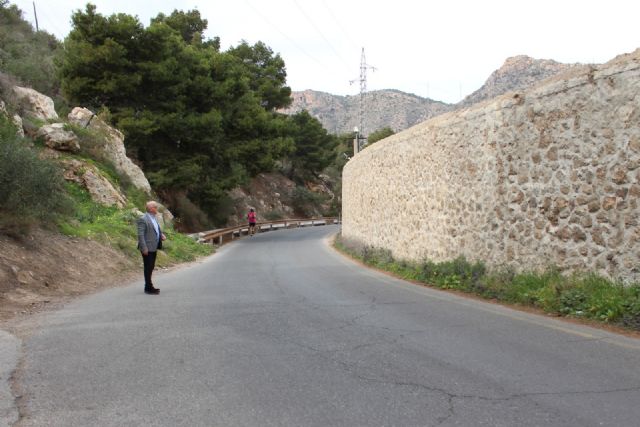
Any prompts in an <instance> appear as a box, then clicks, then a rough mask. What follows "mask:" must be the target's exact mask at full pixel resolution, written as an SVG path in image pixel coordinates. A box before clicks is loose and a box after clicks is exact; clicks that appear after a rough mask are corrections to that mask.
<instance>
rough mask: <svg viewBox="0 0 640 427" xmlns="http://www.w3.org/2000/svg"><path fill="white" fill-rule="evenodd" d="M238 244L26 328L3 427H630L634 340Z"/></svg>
mask: <svg viewBox="0 0 640 427" xmlns="http://www.w3.org/2000/svg"><path fill="white" fill-rule="evenodd" d="M337 231H338V229H337V227H336V226H326V227H313V228H303V229H294V230H281V231H277V232H272V233H265V234H259V235H257V236H255V237H252V238H244V239H242V240H240V241H237V242H235V243H232V244H229V245H227V246H225V247H223V248H222V249H221V250H220V251H219V252H218V253H217V254H215V255H213V256H212V257H209V258H207V259H206V260H204V261H202V262H199V263H196V264H195V265H193V266H191V267H189V268H183V269H178V270H174V271H171V272H167V273H164V274H158V275H157V278H156V286H158V287H160V288H161V289H162V293H161V294H160V295H159V296H150V295H145V294H143V293H142V284H141V282H138V283H136V284H133V285H131V286H129V287H125V288H116V289H110V290H106V291H104V292H101V293H99V294H96V295H93V296H90V297H87V298H83V299H81V300H79V301H76V302H74V303H71V304H69V305H67V306H66V307H64V308H63V309H61V310H59V311H56V312H52V313H48V314H45V315H42V316H39V317H38V318H37V322H38V324H39V326H38V329H37V332H35V333H34V334H33V335H31V336H30V337H29V338H26V339H25V341H24V345H23V351H24V359H23V363H22V370H21V372H20V374H19V375H18V377H17V378H18V381H19V389H20V390H22V391H23V393H24V396H23V398H22V414H21V415H22V417H21V419H20V421H19V422H18V424H17V425H19V426H143V425H144V426H260V427H264V426H322V427H326V426H600V425H606V426H637V425H639V424H640V404H639V403H640V369H639V367H640V340H635V339H631V338H626V337H623V336H618V335H614V334H611V333H608V332H604V331H601V330H597V329H592V328H588V327H583V326H576V325H573V324H569V323H564V322H561V321H559V320H557V319H551V318H546V317H543V316H536V315H531V314H527V313H522V312H517V311H514V310H511V309H507V308H504V307H501V306H496V305H492V304H488V303H484V302H478V301H475V300H471V299H466V298H462V297H459V296H455V295H452V294H448V293H445V292H441V291H437V290H432V289H428V288H424V287H421V286H417V285H413V284H409V283H406V282H404V281H401V280H396V279H393V278H390V277H388V276H386V275H384V274H380V273H377V272H374V271H371V270H367V269H365V268H363V267H361V266H359V265H357V264H355V263H353V262H351V261H349V260H347V259H345V258H343V257H342V256H341V255H339V254H337V253H336V252H334V251H333V250H332V249H331V248H330V247H329V246H328V245H327V242H326V240H327V238H328V237H329V236H330V235H332V234H333V233H336V232H337Z"/></svg>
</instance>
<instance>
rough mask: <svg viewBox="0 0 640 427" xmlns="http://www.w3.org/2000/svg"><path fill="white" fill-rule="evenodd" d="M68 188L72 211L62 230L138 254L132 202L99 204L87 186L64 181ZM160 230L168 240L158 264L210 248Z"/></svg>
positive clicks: (191, 258) (185, 237)
mask: <svg viewBox="0 0 640 427" xmlns="http://www.w3.org/2000/svg"><path fill="white" fill-rule="evenodd" d="M67 192H68V193H69V194H70V195H71V196H72V199H73V205H74V210H75V212H74V214H73V215H71V216H69V217H67V218H66V219H65V220H64V221H61V222H60V224H59V226H60V230H61V232H62V233H64V234H67V235H70V236H76V237H82V238H90V239H95V240H100V241H101V242H104V243H106V244H109V245H111V246H112V247H114V248H117V249H119V250H121V251H122V252H124V253H125V254H127V255H128V256H130V257H132V258H137V257H138V256H139V252H138V250H137V248H136V246H137V240H138V239H137V234H136V233H137V229H136V221H137V219H138V215H137V214H136V213H135V211H134V209H133V206H131V205H129V207H128V208H127V209H117V208H115V207H105V206H101V205H99V204H98V203H96V202H94V201H93V200H92V199H91V196H90V195H89V193H88V191H87V190H85V189H84V188H82V187H80V186H79V185H77V184H74V183H70V184H67ZM163 233H164V234H166V235H167V240H166V241H165V244H164V245H163V251H162V255H161V256H159V257H158V261H157V262H158V265H159V266H165V265H169V264H173V263H176V262H183V261H191V260H194V259H195V258H196V257H198V256H203V255H208V254H210V253H211V252H212V246H210V245H202V244H199V243H197V242H196V241H195V240H193V239H191V238H190V237H188V236H185V235H182V234H180V233H178V232H176V231H175V230H174V229H172V228H170V227H167V228H165V229H163Z"/></svg>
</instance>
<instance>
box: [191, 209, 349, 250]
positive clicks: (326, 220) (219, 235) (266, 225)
mask: <svg viewBox="0 0 640 427" xmlns="http://www.w3.org/2000/svg"><path fill="white" fill-rule="evenodd" d="M339 223H340V218H339V217H336V216H327V217H318V218H294V219H281V220H277V221H265V222H257V223H256V233H264V232H267V231H273V230H280V229H283V228H285V229H286V228H298V227H309V226H310V227H313V226H316V225H327V224H339ZM248 234H249V226H248V225H246V224H245V225H238V226H236V227H228V228H223V229H220V230H212V231H208V232H205V233H200V235H198V241H199V242H203V243H212V244H217V245H223V244H225V243H228V242H230V241H232V240H234V239H237V238H240V237H242V236H246V235H248Z"/></svg>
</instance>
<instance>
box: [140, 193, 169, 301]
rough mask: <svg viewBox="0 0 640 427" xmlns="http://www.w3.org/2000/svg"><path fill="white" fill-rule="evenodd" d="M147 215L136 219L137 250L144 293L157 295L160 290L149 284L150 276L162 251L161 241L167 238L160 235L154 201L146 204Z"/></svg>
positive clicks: (156, 205) (156, 207) (156, 206)
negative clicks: (140, 256) (141, 263)
mask: <svg viewBox="0 0 640 427" xmlns="http://www.w3.org/2000/svg"><path fill="white" fill-rule="evenodd" d="M146 210H147V213H145V214H144V215H142V216H141V217H140V218H138V222H137V226H138V249H139V250H140V252H141V253H142V262H143V264H144V293H145V294H148V295H158V294H159V293H160V289H158V288H155V287H154V286H153V283H152V282H151V274H152V273H153V269H154V267H155V266H156V255H157V253H158V252H157V251H158V249H162V241H163V240H165V239H166V238H167V237H166V236H165V235H164V234H162V230H161V229H160V224H158V221H157V219H156V214H157V213H158V204H157V203H156V202H154V201H149V202H147V205H146Z"/></svg>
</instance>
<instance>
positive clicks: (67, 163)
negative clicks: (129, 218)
mask: <svg viewBox="0 0 640 427" xmlns="http://www.w3.org/2000/svg"><path fill="white" fill-rule="evenodd" d="M61 163H62V166H63V167H64V172H63V176H64V178H65V179H66V180H67V181H73V182H76V183H78V184H80V185H82V186H83V187H84V188H86V189H87V190H88V191H89V194H91V199H92V200H93V201H95V202H97V203H100V204H101V205H103V206H117V207H118V208H123V207H124V206H125V205H126V204H127V199H126V198H125V196H124V195H123V194H121V193H120V192H119V191H118V190H117V189H116V188H115V187H114V186H113V185H112V184H111V182H110V181H109V180H108V179H107V178H105V177H104V176H103V175H102V174H101V173H100V171H99V170H98V168H96V167H95V166H93V165H91V164H89V163H87V162H83V161H80V160H76V159H71V160H63V161H62V162H61Z"/></svg>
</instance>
